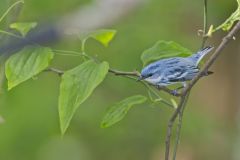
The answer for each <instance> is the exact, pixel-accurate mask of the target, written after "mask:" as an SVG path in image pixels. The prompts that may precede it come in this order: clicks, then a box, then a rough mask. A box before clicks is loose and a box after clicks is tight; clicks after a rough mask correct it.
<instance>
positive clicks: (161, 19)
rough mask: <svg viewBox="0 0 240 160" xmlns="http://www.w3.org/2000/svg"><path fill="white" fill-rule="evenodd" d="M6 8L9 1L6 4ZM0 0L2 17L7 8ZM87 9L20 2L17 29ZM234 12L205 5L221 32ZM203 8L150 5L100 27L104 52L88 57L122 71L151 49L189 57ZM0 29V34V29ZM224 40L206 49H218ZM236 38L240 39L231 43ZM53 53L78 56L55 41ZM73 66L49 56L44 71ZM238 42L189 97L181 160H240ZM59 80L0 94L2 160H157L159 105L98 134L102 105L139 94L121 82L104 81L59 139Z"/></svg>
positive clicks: (40, 79)
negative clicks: (165, 47)
mask: <svg viewBox="0 0 240 160" xmlns="http://www.w3.org/2000/svg"><path fill="white" fill-rule="evenodd" d="M11 2H14V1H13V0H12V1H11ZM11 2H9V0H0V15H1V14H2V13H3V12H4V11H5V10H6V9H7V6H9V4H11ZM89 3H92V1H89V0H61V1H59V0H25V5H24V7H23V10H22V12H21V15H20V17H19V19H18V20H19V21H41V20H43V19H48V18H49V19H51V18H58V17H61V16H63V15H65V14H66V13H69V12H71V11H73V10H75V9H78V8H79V7H81V6H84V5H88V4H89ZM235 8H236V2H235V0H227V1H226V0H211V1H209V22H210V23H211V24H214V25H218V24H220V23H221V22H222V21H223V20H224V19H225V18H227V17H228V16H229V15H230V14H231V13H232V12H233V11H234V10H235ZM202 21H203V1H202V0H197V1H192V0H182V1H179V0H172V1H165V0H148V1H146V2H145V3H144V4H143V5H141V6H140V7H138V8H137V9H136V10H134V11H133V12H131V13H130V14H127V15H125V16H124V17H123V18H122V19H121V20H119V21H117V22H116V23H115V24H113V25H111V26H108V27H106V28H113V29H116V30H117V31H118V33H117V36H116V37H115V38H114V40H113V41H112V42H111V44H110V46H109V47H108V48H104V47H102V46H101V45H100V44H98V43H97V42H95V41H94V40H90V41H89V42H88V44H87V52H88V53H89V54H92V55H96V54H97V55H98V56H99V58H100V59H102V60H107V61H109V63H110V65H111V66H112V67H114V68H117V69H120V70H127V71H132V70H134V69H138V70H140V69H141V67H142V64H141V61H140V55H141V53H142V52H143V51H144V50H145V49H147V48H149V47H151V46H152V45H153V44H154V43H155V42H156V41H157V40H173V41H176V42H178V43H180V44H181V45H183V46H185V47H186V48H189V49H191V50H192V51H196V50H197V49H198V48H199V47H200V44H201V38H200V37H199V36H197V31H198V30H199V29H202V24H203V22H202ZM2 26H3V25H2ZM224 34H225V33H224V32H217V33H216V34H215V35H214V38H211V39H210V40H209V42H208V44H210V45H213V46H216V45H217V44H219V42H220V41H221V37H222V36H223V35H224ZM238 37H239V36H238ZM53 48H56V49H64V50H79V49H80V42H79V41H77V40H76V41H67V40H65V41H64V40H63V41H61V42H59V43H58V44H56V45H54V46H53ZM79 63H81V59H80V58H79V59H78V58H76V57H64V56H59V55H57V56H56V57H55V59H54V61H53V63H52V66H56V68H60V69H64V70H67V69H70V68H72V67H74V66H76V65H78V64H79ZM239 67H240V47H239V40H238V38H237V40H236V41H234V42H232V43H231V44H230V45H229V46H228V47H227V49H225V50H224V53H223V55H222V56H220V57H219V60H218V61H217V63H216V64H215V65H214V66H213V67H212V69H211V70H213V71H214V72H215V74H214V75H212V76H209V77H207V78H204V79H202V80H201V81H200V82H199V83H198V84H197V85H196V86H195V87H194V89H193V92H192V94H191V96H190V101H189V104H188V106H187V109H186V111H185V115H184V120H183V128H182V134H181V135H182V136H181V143H180V147H179V152H178V159H179V160H202V159H204V160H213V159H214V160H215V159H216V160H226V159H234V160H239V159H240V152H239V151H240V135H239V134H240V131H239V130H240V116H239V114H238V112H239V111H240V110H239V105H240V101H239V89H240V85H239V80H240V71H239ZM59 83H60V78H59V77H58V76H57V75H55V74H53V73H42V74H40V75H39V76H37V77H36V78H34V79H32V80H28V81H27V82H24V83H23V84H21V85H19V86H18V87H16V88H14V89H13V90H11V91H9V92H8V91H7V90H6V82H5V84H4V88H5V89H4V91H3V93H1V95H0V115H1V116H2V117H4V119H5V122H4V123H3V124H1V125H0V160H159V159H163V155H164V139H165V133H166V127H167V121H168V118H169V117H170V115H171V113H172V111H171V109H169V108H168V107H166V106H164V105H146V104H145V105H141V106H136V107H134V108H133V109H132V110H130V112H129V113H128V115H127V116H126V118H124V120H122V121H121V122H120V123H118V124H116V125H114V126H113V127H110V128H107V129H101V128H100V127H99V125H100V122H101V119H102V117H103V115H104V112H105V110H106V108H107V107H108V106H111V105H112V104H113V103H115V102H116V101H119V100H121V99H124V98H125V97H127V96H129V95H134V94H146V89H145V88H144V87H143V86H142V85H140V84H138V83H136V82H134V81H131V80H129V79H125V78H122V77H116V76H112V75H108V76H107V79H106V80H105V81H104V82H103V83H102V84H101V85H100V86H99V87H98V88H97V89H96V91H95V92H94V93H93V95H91V97H90V98H89V99H88V100H87V101H86V102H85V103H84V104H82V105H81V107H79V109H78V111H77V113H76V114H75V116H74V118H73V120H72V122H71V124H70V127H69V129H68V131H67V133H66V134H65V136H63V137H61V135H60V129H59V122H58V110H57V105H58V104H57V103H58V93H59Z"/></svg>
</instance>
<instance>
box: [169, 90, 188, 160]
mask: <svg viewBox="0 0 240 160" xmlns="http://www.w3.org/2000/svg"><path fill="white" fill-rule="evenodd" d="M189 95H190V92H188V94H187V95H186V98H185V100H184V102H183V107H182V109H181V111H180V112H179V114H178V125H177V131H176V140H175V145H174V149H173V160H175V159H176V156H177V149H178V144H179V141H180V135H181V128H182V118H183V113H184V110H185V108H186V105H187V102H188V98H189Z"/></svg>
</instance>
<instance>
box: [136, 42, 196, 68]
mask: <svg viewBox="0 0 240 160" xmlns="http://www.w3.org/2000/svg"><path fill="white" fill-rule="evenodd" d="M191 53H192V52H191V51H190V50H188V49H187V48H184V47H182V46H181V45H179V44H177V43H176V42H173V41H158V42H156V43H155V45H154V46H153V47H151V48H149V49H147V50H145V51H144V52H143V54H142V56H141V60H142V61H143V65H144V66H145V65H146V64H148V63H150V62H152V61H156V60H160V59H163V58H170V57H186V56H189V55H191Z"/></svg>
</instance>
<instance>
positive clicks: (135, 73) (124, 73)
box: [109, 69, 140, 77]
mask: <svg viewBox="0 0 240 160" xmlns="http://www.w3.org/2000/svg"><path fill="white" fill-rule="evenodd" d="M109 72H110V73H113V74H114V75H116V76H134V77H139V76H140V73H139V72H137V71H133V72H123V71H118V70H115V69H109Z"/></svg>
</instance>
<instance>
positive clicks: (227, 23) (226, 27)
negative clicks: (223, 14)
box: [212, 0, 240, 32]
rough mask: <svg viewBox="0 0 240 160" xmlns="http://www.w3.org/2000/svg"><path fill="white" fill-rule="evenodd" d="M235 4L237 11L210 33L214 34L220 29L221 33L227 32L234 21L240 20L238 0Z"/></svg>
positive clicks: (239, 0) (239, 2)
mask: <svg viewBox="0 0 240 160" xmlns="http://www.w3.org/2000/svg"><path fill="white" fill-rule="evenodd" d="M237 4H238V7H237V10H236V11H235V12H233V13H232V14H231V16H230V17H229V18H227V19H226V20H225V21H224V22H223V23H222V24H221V25H219V26H218V27H216V28H215V29H214V30H213V31H212V32H215V31H217V30H219V29H222V30H223V31H229V30H230V29H231V28H232V26H233V24H234V23H235V22H236V21H239V20H240V0H237Z"/></svg>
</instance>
